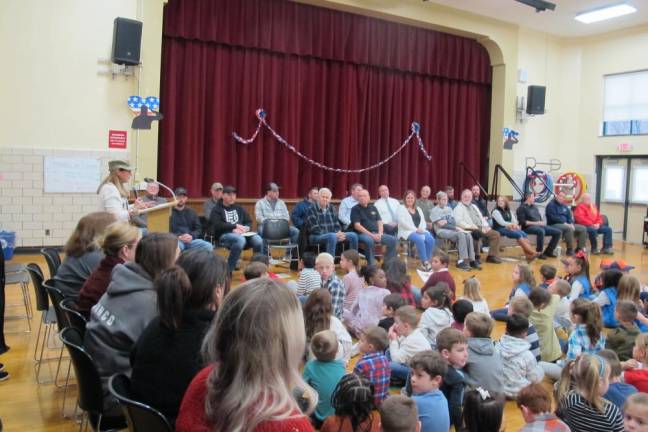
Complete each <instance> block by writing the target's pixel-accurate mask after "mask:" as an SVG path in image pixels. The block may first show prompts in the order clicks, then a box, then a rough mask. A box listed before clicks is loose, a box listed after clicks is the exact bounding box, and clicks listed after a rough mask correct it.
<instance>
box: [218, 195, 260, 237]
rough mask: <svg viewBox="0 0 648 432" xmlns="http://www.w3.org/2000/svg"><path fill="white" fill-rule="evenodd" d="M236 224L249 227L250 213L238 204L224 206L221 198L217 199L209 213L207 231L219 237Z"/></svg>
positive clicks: (250, 225) (229, 231)
mask: <svg viewBox="0 0 648 432" xmlns="http://www.w3.org/2000/svg"><path fill="white" fill-rule="evenodd" d="M236 225H245V226H247V227H249V228H251V227H252V219H251V218H250V215H249V214H248V213H247V212H246V211H245V209H244V208H243V207H242V206H240V205H238V204H232V205H230V206H226V205H225V204H224V203H223V201H222V200H221V201H218V203H217V204H216V205H215V206H214V209H213V210H212V212H211V215H209V232H211V233H212V235H213V236H214V238H216V239H219V238H220V236H222V235H223V234H225V233H231V232H232V231H233V230H234V228H236Z"/></svg>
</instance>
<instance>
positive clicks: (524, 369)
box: [499, 335, 544, 398]
mask: <svg viewBox="0 0 648 432" xmlns="http://www.w3.org/2000/svg"><path fill="white" fill-rule="evenodd" d="M530 348H531V344H530V343H529V342H527V341H526V339H521V338H517V337H513V336H509V335H504V336H502V339H500V343H499V349H500V354H501V355H502V360H503V363H504V374H503V375H502V381H503V382H504V395H505V396H506V397H509V398H515V397H516V396H517V394H518V392H519V391H520V390H522V388H523V387H526V386H528V385H529V384H531V383H532V382H538V381H540V379H541V378H542V377H543V376H544V372H543V371H542V369H541V368H540V367H538V362H537V361H536V359H535V357H534V355H533V353H532V352H531V351H530Z"/></svg>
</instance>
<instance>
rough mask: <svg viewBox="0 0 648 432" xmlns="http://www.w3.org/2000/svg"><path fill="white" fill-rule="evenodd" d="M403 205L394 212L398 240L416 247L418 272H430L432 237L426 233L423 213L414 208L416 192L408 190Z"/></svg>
mask: <svg viewBox="0 0 648 432" xmlns="http://www.w3.org/2000/svg"><path fill="white" fill-rule="evenodd" d="M403 203H404V204H403V205H401V206H400V207H398V210H397V211H396V214H397V217H398V238H401V239H403V240H407V241H411V242H413V243H414V244H415V245H416V250H417V252H418V255H419V258H420V259H421V266H420V267H419V270H422V271H425V272H429V271H430V270H432V267H431V266H430V260H431V259H432V252H433V251H434V237H432V234H430V233H429V232H428V231H427V229H426V228H427V225H426V223H425V217H424V216H423V211H422V210H421V209H420V208H419V207H416V192H414V191H413V190H411V189H409V190H407V191H406V192H405V196H404V197H403Z"/></svg>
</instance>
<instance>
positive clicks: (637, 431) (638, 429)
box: [623, 393, 648, 432]
mask: <svg viewBox="0 0 648 432" xmlns="http://www.w3.org/2000/svg"><path fill="white" fill-rule="evenodd" d="M647 424H648V394H646V393H636V394H633V395H632V396H630V397H629V398H628V400H627V401H626V403H625V405H624V406H623V426H624V427H625V430H626V432H646V425H647Z"/></svg>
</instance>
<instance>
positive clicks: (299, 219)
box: [290, 187, 319, 230]
mask: <svg viewBox="0 0 648 432" xmlns="http://www.w3.org/2000/svg"><path fill="white" fill-rule="evenodd" d="M318 196H319V189H318V188H317V187H312V188H311V189H310V190H309V191H308V195H307V196H306V198H304V199H303V200H301V201H300V202H298V203H297V205H295V208H294V209H293V211H292V213H291V214H290V220H291V221H292V223H293V225H294V226H295V228H297V229H298V230H301V229H302V228H303V227H304V224H305V223H306V214H307V213H308V210H309V209H310V208H311V207H313V206H314V205H315V204H317V197H318Z"/></svg>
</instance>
